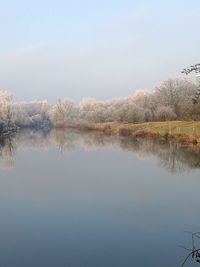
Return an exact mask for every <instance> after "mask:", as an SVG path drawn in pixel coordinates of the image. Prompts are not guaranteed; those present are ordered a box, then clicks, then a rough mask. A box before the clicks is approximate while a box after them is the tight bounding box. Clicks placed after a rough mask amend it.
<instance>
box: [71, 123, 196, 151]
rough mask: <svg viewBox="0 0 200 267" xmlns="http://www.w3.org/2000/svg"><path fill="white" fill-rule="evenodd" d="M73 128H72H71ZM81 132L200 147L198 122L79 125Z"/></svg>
mask: <svg viewBox="0 0 200 267" xmlns="http://www.w3.org/2000/svg"><path fill="white" fill-rule="evenodd" d="M72 127H73V128H74V126H72ZM75 128H78V129H81V130H96V131H102V132H104V133H105V134H107V135H120V136H133V137H135V138H145V139H159V140H165V141H169V140H172V141H175V142H179V143H183V144H193V145H199V146H200V122H196V121H165V122H148V123H136V124H134V123H95V124H92V123H91V124H81V125H77V126H76V127H75Z"/></svg>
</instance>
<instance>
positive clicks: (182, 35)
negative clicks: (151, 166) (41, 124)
mask: <svg viewBox="0 0 200 267" xmlns="http://www.w3.org/2000/svg"><path fill="white" fill-rule="evenodd" d="M199 8H200V2H199V1H197V0H196V1H195V0H193V1H190V2H187V1H176V3H174V2H173V1H172V0H170V1H167V2H161V1H150V3H149V1H119V0H118V1H109V2H107V1H105V0H102V1H89V0H85V1H80V0H79V1H73V2H72V1H64V0H61V1H56V2H55V1H47V0H44V1H42V2H40V1H39V0H35V1H33V0H30V1H27V2H24V1H22V0H21V1H14V0H8V1H6V2H5V1H1V10H0V21H1V23H0V30H1V38H2V41H1V43H0V90H10V91H11V92H12V93H13V95H14V99H16V100H34V99H47V100H48V101H50V102H55V101H56V100H57V99H59V98H63V97H65V96H66V97H69V98H73V99H75V100H80V99H82V98H83V97H87V96H90V97H93V98H97V99H100V100H101V99H102V100H105V99H110V98H113V97H115V96H127V95H131V94H133V93H134V92H135V91H136V90H138V89H148V90H152V89H153V88H154V87H155V86H157V85H159V84H160V83H161V82H162V81H163V80H165V79H167V78H168V77H179V76H183V75H181V73H180V72H181V70H182V68H184V67H187V66H189V65H191V64H195V63H199V61H200V60H199V56H198V49H199V47H198V44H199V43H200V36H199V35H198V32H197V30H196V29H195V26H196V25H198V24H199V22H200V18H199V14H198V10H199Z"/></svg>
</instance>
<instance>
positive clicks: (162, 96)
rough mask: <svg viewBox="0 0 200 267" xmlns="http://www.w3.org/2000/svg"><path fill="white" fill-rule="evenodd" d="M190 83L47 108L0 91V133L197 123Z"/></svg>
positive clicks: (198, 105) (172, 82) (198, 109)
mask: <svg viewBox="0 0 200 267" xmlns="http://www.w3.org/2000/svg"><path fill="white" fill-rule="evenodd" d="M197 92H198V87H197V85H196V84H195V83H194V82H193V80H192V79H188V78H175V79H168V80H166V81H164V82H163V83H162V84H161V85H160V86H158V87H156V88H154V90H153V91H152V92H149V91H146V90H138V91H137V92H135V93H134V94H133V95H131V96H128V97H123V98H113V99H111V100H107V101H99V100H96V99H93V98H90V97H87V98H84V99H83V100H82V101H80V102H78V103H77V102H75V101H73V100H71V99H68V98H65V99H62V100H59V101H58V102H57V103H56V104H54V105H50V104H49V103H48V102H47V101H32V102H14V101H13V98H12V94H11V93H10V92H7V91H0V131H1V130H2V129H3V128H6V127H7V128H9V127H11V125H16V126H18V127H38V128H43V127H51V126H55V127H63V126H67V125H72V124H81V123H104V122H119V123H140V122H149V121H166V120H199V119H200V101H199V100H198V99H197V101H196V102H195V103H194V101H193V99H194V97H196V95H197Z"/></svg>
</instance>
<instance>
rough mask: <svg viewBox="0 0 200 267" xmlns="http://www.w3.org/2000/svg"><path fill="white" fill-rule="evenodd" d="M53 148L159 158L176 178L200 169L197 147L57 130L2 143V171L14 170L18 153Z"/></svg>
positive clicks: (19, 135)
mask: <svg viewBox="0 0 200 267" xmlns="http://www.w3.org/2000/svg"><path fill="white" fill-rule="evenodd" d="M52 146H53V147H57V148H58V149H59V151H60V152H61V153H67V152H71V151H73V150H75V149H76V148H77V147H78V146H82V147H83V148H84V149H85V150H97V149H102V148H112V149H121V150H123V151H127V152H130V153H132V154H133V155H135V156H136V157H137V158H138V159H140V160H145V159H146V158H148V157H150V156H155V157H156V158H157V159H158V164H159V165H160V166H161V167H164V168H165V169H166V170H168V171H169V172H170V173H172V174H173V173H182V172H188V171H189V170H192V169H198V168H200V148H197V147H188V146H187V147H186V146H185V147H184V146H181V145H180V144H174V143H172V142H163V141H162V142H161V141H159V140H138V139H135V138H133V137H122V136H109V135H105V134H104V133H102V132H95V131H78V130H56V129H54V130H52V131H47V132H45V131H38V130H37V131H36V130H27V129H24V130H21V131H19V132H18V133H17V134H16V135H15V136H14V137H12V138H7V139H4V140H0V159H1V168H3V169H6V170H10V169H12V168H13V167H14V159H15V155H16V153H17V150H22V149H23V150H24V149H29V150H30V149H37V150H38V149H45V150H47V149H49V148H50V147H52Z"/></svg>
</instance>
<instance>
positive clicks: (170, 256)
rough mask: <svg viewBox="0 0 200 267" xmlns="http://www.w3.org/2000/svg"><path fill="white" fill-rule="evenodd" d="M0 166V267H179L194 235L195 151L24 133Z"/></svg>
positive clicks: (7, 147)
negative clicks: (185, 248) (192, 234)
mask: <svg viewBox="0 0 200 267" xmlns="http://www.w3.org/2000/svg"><path fill="white" fill-rule="evenodd" d="M0 163H1V166H0V168H1V169H0V266H2V267H18V266H19V267H25V266H26V267H45V266H47V267H48V266H49V267H51V266H56V267H65V266H66V267H68V266H69V267H76V266H77V267H112V266H113V267H133V266H136V267H140V266H141V267H146V266H148V267H157V266H158V267H175V266H176V267H178V266H181V263H182V262H183V260H184V258H185V257H186V256H187V253H188V251H186V250H184V249H183V248H180V247H179V245H182V246H185V247H188V248H192V242H191V234H190V233H187V232H186V231H190V232H196V231H200V209H199V207H200V193H199V191H200V151H198V150H193V149H192V148H186V147H177V146H174V145H173V144H166V143H158V142H153V141H136V140H133V139H131V138H119V137H111V136H106V135H103V134H100V133H94V132H93V133H78V132H75V131H66V132H63V131H52V132H50V133H46V134H45V133H42V132H34V131H22V132H20V133H18V134H17V135H16V137H14V138H13V139H12V140H7V141H6V142H5V143H2V145H1V148H0ZM197 241H198V240H197ZM197 241H195V242H197ZM195 246H197V247H198V243H195ZM199 247H200V244H199ZM185 266H196V264H195V261H194V260H192V259H189V260H188V262H187V263H186V264H185Z"/></svg>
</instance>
